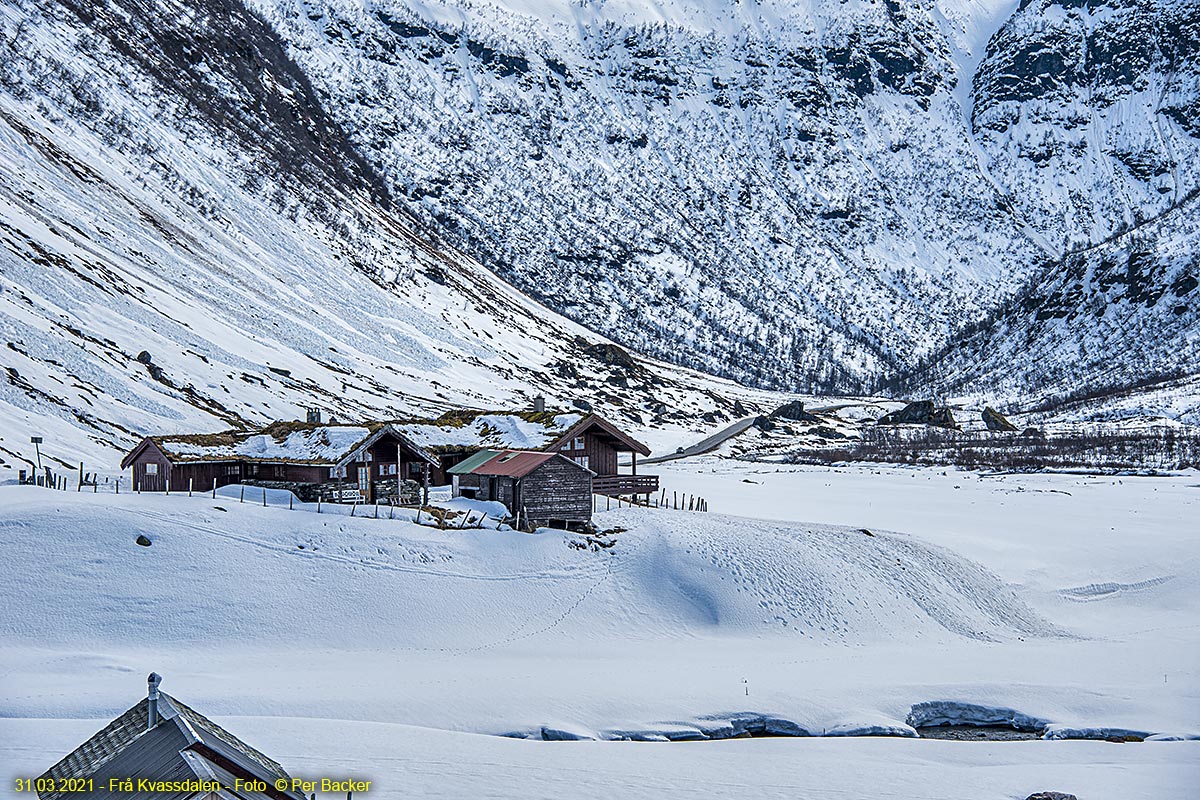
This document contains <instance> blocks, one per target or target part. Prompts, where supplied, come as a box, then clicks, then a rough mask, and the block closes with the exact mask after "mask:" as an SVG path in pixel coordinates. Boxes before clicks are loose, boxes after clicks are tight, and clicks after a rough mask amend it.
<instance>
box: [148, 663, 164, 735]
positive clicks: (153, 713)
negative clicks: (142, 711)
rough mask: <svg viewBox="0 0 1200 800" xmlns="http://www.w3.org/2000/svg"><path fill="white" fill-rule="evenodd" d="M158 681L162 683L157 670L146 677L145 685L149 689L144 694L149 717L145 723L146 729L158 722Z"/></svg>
mask: <svg viewBox="0 0 1200 800" xmlns="http://www.w3.org/2000/svg"><path fill="white" fill-rule="evenodd" d="M160 683H162V676H161V675H159V674H158V673H157V672H151V673H150V676H149V677H148V678H146V686H147V688H148V690H149V691H148V693H147V695H146V700H147V704H148V706H147V707H148V711H149V719H148V721H147V723H146V728H147V729H150V728H153V727H154V726H155V725H157V724H158V685H159V684H160Z"/></svg>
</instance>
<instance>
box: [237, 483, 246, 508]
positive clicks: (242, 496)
mask: <svg viewBox="0 0 1200 800" xmlns="http://www.w3.org/2000/svg"><path fill="white" fill-rule="evenodd" d="M239 486H240V487H241V491H240V492H238V502H239V503H244V502H246V484H244V483H243V484H239Z"/></svg>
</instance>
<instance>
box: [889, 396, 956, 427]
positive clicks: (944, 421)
mask: <svg viewBox="0 0 1200 800" xmlns="http://www.w3.org/2000/svg"><path fill="white" fill-rule="evenodd" d="M875 424H876V425H936V426H937V427H939V428H953V429H955V430H957V429H958V423H957V422H955V421H954V414H953V413H951V411H950V409H949V408H947V407H946V406H935V405H934V403H933V401H932V400H917V401H915V402H912V403H909V404H908V405H906V406H905V407H904V408H902V409H900V410H899V411H893V412H892V413H891V414H884V415H883V416H882V417H880V418H879V421H878V422H876V423H875Z"/></svg>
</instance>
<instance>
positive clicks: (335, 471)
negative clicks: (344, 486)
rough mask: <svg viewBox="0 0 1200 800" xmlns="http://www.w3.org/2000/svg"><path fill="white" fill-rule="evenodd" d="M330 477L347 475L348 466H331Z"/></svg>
mask: <svg viewBox="0 0 1200 800" xmlns="http://www.w3.org/2000/svg"><path fill="white" fill-rule="evenodd" d="M329 477H331V478H344V477H346V468H345V467H330V468H329Z"/></svg>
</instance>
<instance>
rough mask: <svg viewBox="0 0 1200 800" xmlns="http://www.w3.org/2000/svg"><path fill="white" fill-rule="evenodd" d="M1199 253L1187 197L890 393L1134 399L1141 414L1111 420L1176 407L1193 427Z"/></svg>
mask: <svg viewBox="0 0 1200 800" xmlns="http://www.w3.org/2000/svg"><path fill="white" fill-rule="evenodd" d="M1198 242H1200V192H1194V193H1193V194H1192V195H1191V196H1190V197H1188V198H1186V199H1185V201H1184V202H1183V203H1182V204H1180V205H1179V206H1178V207H1176V208H1174V209H1172V210H1171V211H1169V212H1167V213H1166V214H1164V215H1163V216H1162V217H1161V218H1159V219H1156V220H1154V223H1153V224H1148V225H1143V226H1141V227H1140V228H1138V229H1135V230H1132V231H1129V232H1127V233H1123V234H1119V235H1116V236H1113V237H1112V238H1111V239H1110V240H1108V241H1105V242H1104V243H1102V244H1100V245H1097V246H1094V247H1089V248H1085V249H1082V250H1079V251H1077V252H1073V253H1071V254H1070V255H1068V256H1066V257H1064V258H1062V259H1059V260H1055V261H1052V262H1050V263H1048V264H1046V265H1045V267H1043V268H1042V269H1041V270H1040V271H1039V273H1038V274H1037V276H1036V277H1035V278H1034V279H1033V280H1031V281H1030V282H1029V284H1028V285H1027V286H1026V287H1025V288H1024V289H1023V290H1022V291H1021V292H1020V293H1019V294H1018V295H1017V296H1016V297H1014V298H1012V299H1011V300H1009V301H1008V302H1006V303H1005V304H1004V305H1003V306H1002V307H1001V308H999V309H997V310H996V311H995V312H993V313H992V314H991V315H989V316H988V317H987V318H986V319H984V320H981V321H979V322H977V323H975V324H973V325H971V326H969V327H967V328H966V329H964V330H963V331H961V332H960V334H959V336H958V337H956V340H955V341H954V342H953V343H952V344H951V345H949V346H948V347H947V348H946V349H945V350H943V351H941V352H938V353H936V354H934V355H933V356H931V357H930V358H928V359H926V360H925V362H924V363H922V365H921V366H920V367H918V368H917V369H916V370H913V371H911V372H910V373H908V374H907V375H906V376H905V377H904V378H903V379H902V380H899V381H896V382H894V383H891V384H889V385H888V386H887V388H888V390H890V391H895V392H901V393H904V392H917V391H920V389H921V388H922V387H928V386H938V387H941V389H942V391H945V392H949V393H953V394H965V395H973V396H975V397H976V398H984V397H988V396H992V397H995V396H999V397H1004V398H1020V401H1021V402H1020V404H1019V406H1018V407H1021V408H1024V409H1030V408H1032V407H1036V406H1039V405H1040V406H1045V407H1046V408H1047V409H1048V410H1049V409H1050V408H1052V407H1053V406H1055V405H1059V404H1061V402H1062V401H1063V400H1067V401H1071V400H1076V401H1079V400H1090V399H1095V398H1103V397H1106V396H1108V395H1111V394H1115V393H1132V394H1134V396H1135V397H1136V396H1137V395H1138V394H1142V395H1145V400H1144V403H1145V405H1144V406H1143V407H1141V408H1139V407H1137V406H1136V405H1135V406H1133V407H1132V408H1130V407H1129V404H1128V403H1124V404H1122V405H1121V407H1119V408H1118V409H1116V413H1120V414H1129V413H1131V412H1138V411H1140V412H1142V413H1146V414H1158V413H1163V411H1164V409H1169V408H1171V407H1174V413H1173V414H1171V415H1172V416H1176V417H1177V418H1180V419H1184V420H1186V421H1189V422H1192V423H1193V424H1194V423H1197V422H1200V403H1198V402H1196V397H1195V390H1196V387H1195V386H1194V378H1195V376H1196V375H1197V373H1200V248H1197V243H1198ZM1189 377H1190V378H1192V379H1193V380H1190V381H1189V380H1187V379H1188V378H1189ZM1181 393H1182V394H1185V395H1191V397H1190V399H1187V398H1183V399H1181V398H1180V397H1179V395H1180V394H1181ZM1135 402H1136V401H1135ZM1168 413H1169V412H1168Z"/></svg>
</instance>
